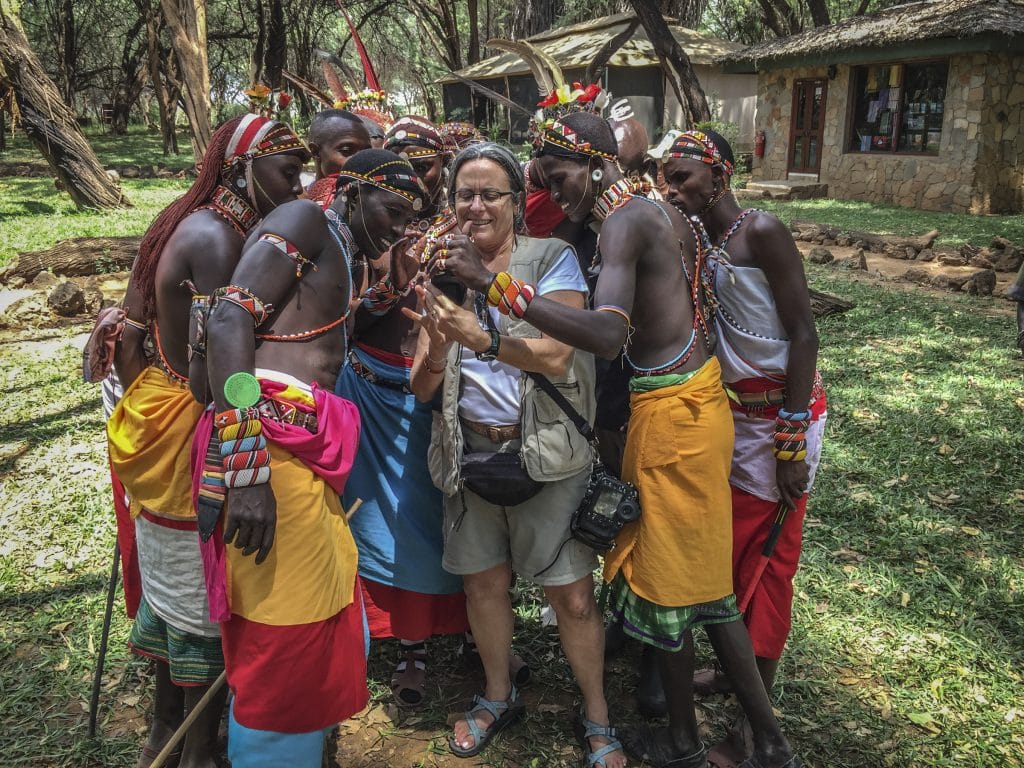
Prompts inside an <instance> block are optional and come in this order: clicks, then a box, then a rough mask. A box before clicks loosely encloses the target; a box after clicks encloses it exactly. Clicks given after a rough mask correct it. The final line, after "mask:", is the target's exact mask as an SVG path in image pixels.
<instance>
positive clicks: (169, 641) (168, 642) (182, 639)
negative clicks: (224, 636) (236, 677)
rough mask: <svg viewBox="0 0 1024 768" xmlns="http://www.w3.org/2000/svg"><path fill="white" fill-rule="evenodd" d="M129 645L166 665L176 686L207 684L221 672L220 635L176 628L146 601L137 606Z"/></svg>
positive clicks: (141, 653)
mask: <svg viewBox="0 0 1024 768" xmlns="http://www.w3.org/2000/svg"><path fill="white" fill-rule="evenodd" d="M128 646H129V647H130V648H131V649H132V651H134V652H135V653H137V654H139V655H140V656H146V657H148V658H151V659H159V660H160V661H165V662H167V664H168V666H169V667H170V669H171V682H173V683H174V684H175V685H180V686H196V685H209V684H210V683H212V682H213V681H214V680H216V679H217V678H218V677H219V676H220V673H221V672H222V671H223V669H224V652H223V651H222V650H221V643H220V636H219V635H217V636H214V637H203V636H202V635H193V634H190V633H188V632H182V631H181V630H180V629H175V628H174V627H172V626H171V625H170V624H168V623H167V622H166V621H164V620H163V619H161V618H160V617H159V616H157V615H156V612H155V611H154V610H153V609H152V608H151V607H150V606H149V603H147V602H146V599H145V598H143V599H142V601H141V602H140V603H139V611H138V613H137V614H136V615H135V623H134V624H133V625H132V631H131V634H130V635H129V636H128Z"/></svg>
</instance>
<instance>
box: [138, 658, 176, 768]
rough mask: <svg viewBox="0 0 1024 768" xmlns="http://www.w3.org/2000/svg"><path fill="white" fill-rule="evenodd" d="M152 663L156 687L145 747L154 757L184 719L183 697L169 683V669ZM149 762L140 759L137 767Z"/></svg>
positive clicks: (164, 663) (158, 662)
mask: <svg viewBox="0 0 1024 768" xmlns="http://www.w3.org/2000/svg"><path fill="white" fill-rule="evenodd" d="M153 663H154V664H155V665H156V687H155V688H154V690H153V723H152V724H151V725H150V727H149V738H148V739H147V740H146V747H147V748H148V749H149V750H150V751H152V752H153V753H154V755H153V756H154V757H155V756H156V753H157V752H159V751H160V750H161V749H163V746H164V744H166V743H167V741H168V740H169V739H170V738H171V736H173V735H174V732H175V731H176V730H177V729H178V726H179V725H181V721H182V720H184V719H185V695H184V693H183V691H182V689H181V688H179V687H178V686H177V685H175V684H174V683H172V682H171V668H170V666H168V664H167V662H166V661H159V660H155V661H154V662H153ZM151 762H152V758H146V757H142V758H140V760H139V765H142V766H146V765H149V764H150V763H151Z"/></svg>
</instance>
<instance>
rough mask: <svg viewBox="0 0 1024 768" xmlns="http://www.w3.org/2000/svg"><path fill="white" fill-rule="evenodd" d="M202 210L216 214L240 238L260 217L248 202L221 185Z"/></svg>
mask: <svg viewBox="0 0 1024 768" xmlns="http://www.w3.org/2000/svg"><path fill="white" fill-rule="evenodd" d="M203 208H205V209H207V210H210V211H213V212H214V213H216V214H217V215H218V216H220V217H221V218H222V219H224V220H225V221H226V222H227V223H228V224H230V225H231V226H232V227H234V229H235V231H236V232H238V234H240V235H241V236H242V237H245V236H246V235H247V234H248V233H249V230H250V229H252V228H253V227H254V226H255V225H256V222H257V221H259V219H260V215H259V214H258V213H257V212H256V210H255V209H254V208H253V207H252V206H251V205H249V203H248V202H246V201H245V200H244V199H242V198H241V197H239V196H238V195H236V194H235V193H234V192H232V191H231V190H230V189H228V188H227V187H225V186H223V185H220V186H218V187H217V189H215V190H214V191H213V196H212V197H211V198H210V202H209V203H207V204H206V205H203V206H201V207H200V209H203Z"/></svg>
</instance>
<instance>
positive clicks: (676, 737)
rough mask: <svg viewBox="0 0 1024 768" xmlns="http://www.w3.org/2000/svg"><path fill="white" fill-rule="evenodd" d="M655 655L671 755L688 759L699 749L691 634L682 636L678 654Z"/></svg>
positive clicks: (669, 652) (661, 652)
mask: <svg viewBox="0 0 1024 768" xmlns="http://www.w3.org/2000/svg"><path fill="white" fill-rule="evenodd" d="M657 654H658V669H659V671H660V672H661V682H662V684H663V685H664V687H665V702H666V704H667V705H668V734H669V737H670V738H671V741H672V744H671V747H672V751H673V752H674V753H675V754H677V755H692V754H693V753H694V752H696V751H697V750H698V749H699V748H700V735H699V734H698V732H697V716H696V714H695V713H694V711H693V633H692V632H687V633H686V636H685V637H684V638H683V647H682V649H680V650H679V651H677V652H675V653H672V652H671V651H657Z"/></svg>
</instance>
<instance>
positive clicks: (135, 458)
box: [107, 366, 203, 520]
mask: <svg viewBox="0 0 1024 768" xmlns="http://www.w3.org/2000/svg"><path fill="white" fill-rule="evenodd" d="M202 413H203V406H201V405H200V404H199V403H197V402H196V401H195V399H194V398H193V397H192V393H191V392H189V389H188V387H187V386H185V385H183V384H180V383H179V382H176V381H171V380H170V379H169V378H168V377H167V374H165V373H164V372H163V371H161V370H160V369H159V368H157V367H155V366H150V367H149V368H147V369H146V370H144V371H143V372H142V373H141V374H140V375H139V378H137V379H136V380H135V381H134V382H133V383H132V385H131V386H130V387H128V390H127V391H126V392H125V393H124V396H123V397H122V398H121V400H120V401H119V402H118V404H117V407H115V408H114V412H113V413H112V414H111V415H110V419H109V420H108V421H107V444H108V447H109V449H110V462H111V464H112V465H113V467H114V472H115V474H116V475H117V476H118V478H120V480H121V482H122V483H124V487H125V490H126V491H127V492H128V496H129V498H130V499H131V507H130V512H131V516H132V517H133V518H134V517H138V515H139V512H140V511H141V510H142V508H143V507H145V508H146V509H148V510H149V511H150V512H153V513H155V514H157V515H159V516H161V517H168V518H171V519H175V520H195V518H196V513H195V509H193V507H192V469H191V465H190V463H189V450H190V448H191V447H192V433H193V432H194V430H195V428H196V422H197V421H199V417H200V416H201V415H202Z"/></svg>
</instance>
